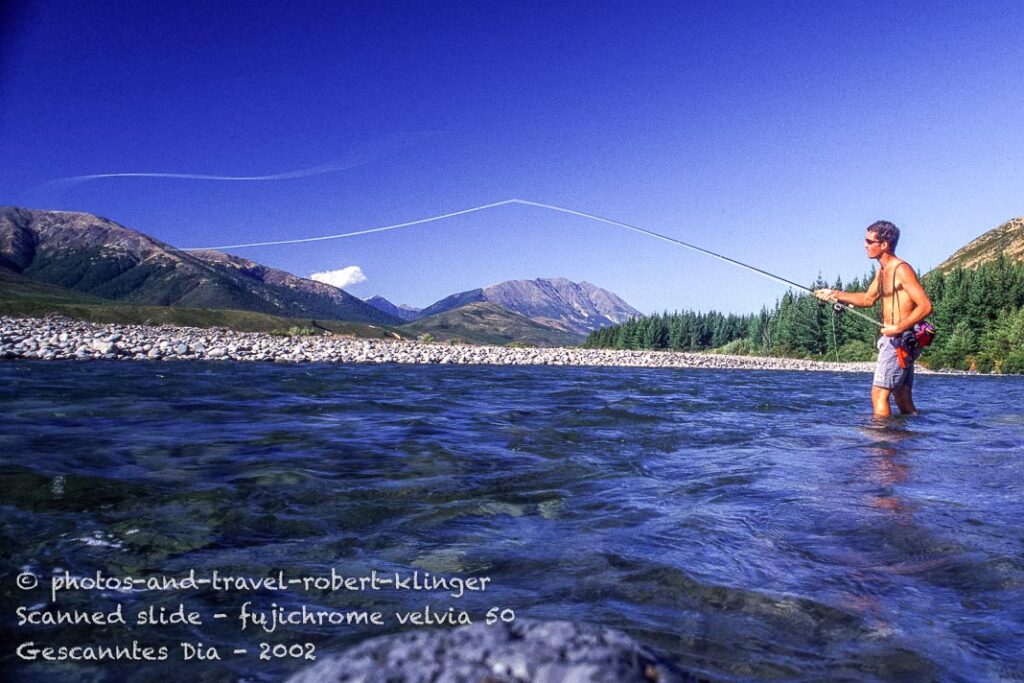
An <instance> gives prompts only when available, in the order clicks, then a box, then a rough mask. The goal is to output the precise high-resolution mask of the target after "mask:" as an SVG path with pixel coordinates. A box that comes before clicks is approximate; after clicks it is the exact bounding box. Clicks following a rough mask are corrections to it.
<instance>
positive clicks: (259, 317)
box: [0, 268, 411, 339]
mask: <svg viewBox="0 0 1024 683" xmlns="http://www.w3.org/2000/svg"><path fill="white" fill-rule="evenodd" d="M50 313H59V314H61V315H66V316H68V317H69V318H75V319H78V320H88V321H90V322H96V323H118V324H124V325H175V326H180V327H227V328H229V329H232V330H238V331H240V332H283V331H287V330H291V329H293V328H297V329H314V330H317V331H320V332H323V331H330V332H333V333H335V334H342V335H349V336H355V337H367V338H392V339H393V338H409V337H411V335H410V334H409V333H407V332H402V331H401V330H396V329H394V328H392V327H387V326H383V325H368V324H365V323H352V322H345V321H340V320H320V319H316V320H314V319H311V318H289V317H284V316H275V315H268V314H266V313H256V312H252V311H237V310H231V309H215V308H185V307H177V306H148V305H142V304H126V303H121V302H117V301H110V300H109V299H102V298H100V297H95V296H90V295H88V294H81V293H79V292H73V291H71V290H69V289H64V288H63V287H57V286H55V285H49V284H46V283H42V282H37V281H35V280H32V279H30V278H27V277H25V276H23V275H20V274H18V273H15V272H13V271H10V270H8V269H6V268H0V315H6V316H15V317H42V316H44V315H47V314H50Z"/></svg>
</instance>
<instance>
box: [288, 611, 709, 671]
mask: <svg viewBox="0 0 1024 683" xmlns="http://www.w3.org/2000/svg"><path fill="white" fill-rule="evenodd" d="M698 680H700V679H698V678H697V677H696V676H694V675H692V674H689V673H687V672H685V671H682V670H681V669H679V668H677V667H676V666H675V665H674V664H672V663H671V662H670V661H669V659H668V657H667V656H665V655H662V654H660V653H658V652H656V651H654V650H652V649H651V648H648V647H646V646H644V645H641V644H639V643H638V642H636V641H635V640H633V639H632V638H630V637H629V636H627V635H626V634H624V633H621V632H619V631H614V630H612V629H609V628H603V627H599V626H589V625H586V624H575V623H571V622H567V621H534V620H531V619H517V620H516V621H514V622H513V623H511V624H502V623H498V624H495V625H493V626H487V625H485V624H473V625H471V626H463V627H462V628H457V629H453V630H420V631H410V632H406V633H400V634H397V635H389V636H382V637H379V638H373V639H371V640H368V641H366V642H363V643H361V644H359V645H357V646H355V647H353V648H352V649H350V650H348V651H346V652H344V653H342V654H338V655H329V656H327V657H325V658H323V659H322V660H321V661H319V662H318V663H317V664H315V665H313V666H311V667H309V668H308V669H305V670H303V671H300V672H299V673H297V674H295V675H294V676H292V677H291V678H289V679H288V683H335V682H339V683H340V682H342V681H345V682H351V683H356V682H359V683H385V682H386V683H397V682H402V683H428V682H429V683H441V682H444V683H480V682H481V681H487V682H488V683H525V682H527V681H529V682H530V683H630V682H632V681H636V682H637V683H654V682H655V681H657V682H658V683H682V682H686V683H691V682H696V681H698Z"/></svg>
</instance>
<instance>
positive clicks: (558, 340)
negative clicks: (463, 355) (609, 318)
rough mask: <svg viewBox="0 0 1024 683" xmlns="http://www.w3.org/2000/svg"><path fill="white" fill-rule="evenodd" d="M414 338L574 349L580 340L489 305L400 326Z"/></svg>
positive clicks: (441, 314)
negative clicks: (515, 343)
mask: <svg viewBox="0 0 1024 683" xmlns="http://www.w3.org/2000/svg"><path fill="white" fill-rule="evenodd" d="M400 329H402V330H405V331H406V332H411V333H415V334H417V335H421V334H429V335H431V336H432V337H434V338H435V339H438V340H442V341H444V340H455V341H463V342H467V343H471V344H494V345H499V346H500V345H504V344H509V343H511V342H520V343H524V344H533V345H535V346H575V345H577V344H579V343H580V342H581V341H582V339H583V337H582V335H575V334H571V333H568V332H563V331H561V330H556V329H554V328H551V327H547V326H545V325H541V324H540V323H536V322H534V321H532V320H530V319H529V318H527V317H525V316H522V315H519V314H518V313H514V312H512V311H510V310H508V309H506V308H502V307H501V306H498V305H497V304H493V303H491V302H489V301H479V302H475V303H471V304H467V305H465V306H462V307H460V308H456V309H454V310H451V311H445V312H444V313H439V314H437V315H432V316H430V317H427V318H422V319H420V320H417V321H415V322H412V323H407V324H405V325H402V326H401V328H400Z"/></svg>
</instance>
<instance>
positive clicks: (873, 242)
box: [864, 237, 885, 244]
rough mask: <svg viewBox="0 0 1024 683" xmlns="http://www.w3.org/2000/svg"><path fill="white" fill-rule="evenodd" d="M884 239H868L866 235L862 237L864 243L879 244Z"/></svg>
mask: <svg viewBox="0 0 1024 683" xmlns="http://www.w3.org/2000/svg"><path fill="white" fill-rule="evenodd" d="M884 241H885V240H869V239H868V238H867V237H865V238H864V244H881V243H882V242H884Z"/></svg>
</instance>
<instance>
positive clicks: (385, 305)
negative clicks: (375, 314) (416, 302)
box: [366, 296, 422, 321]
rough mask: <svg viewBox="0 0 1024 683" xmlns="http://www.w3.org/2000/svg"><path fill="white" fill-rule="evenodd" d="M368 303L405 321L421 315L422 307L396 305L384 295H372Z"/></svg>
mask: <svg viewBox="0 0 1024 683" xmlns="http://www.w3.org/2000/svg"><path fill="white" fill-rule="evenodd" d="M366 303H368V304H370V305H371V306H373V307H374V308H376V309H377V310H379V311H384V312H385V313H387V314H388V315H393V316H395V317H396V318H401V319H402V320H405V321H409V320H416V318H419V317H421V316H420V314H419V313H420V310H422V309H419V308H413V307H412V306H406V305H405V304H399V305H397V306H396V305H395V304H393V303H391V302H390V301H388V300H387V299H385V298H384V297H382V296H371V297H370V298H369V299H367V300H366Z"/></svg>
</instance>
